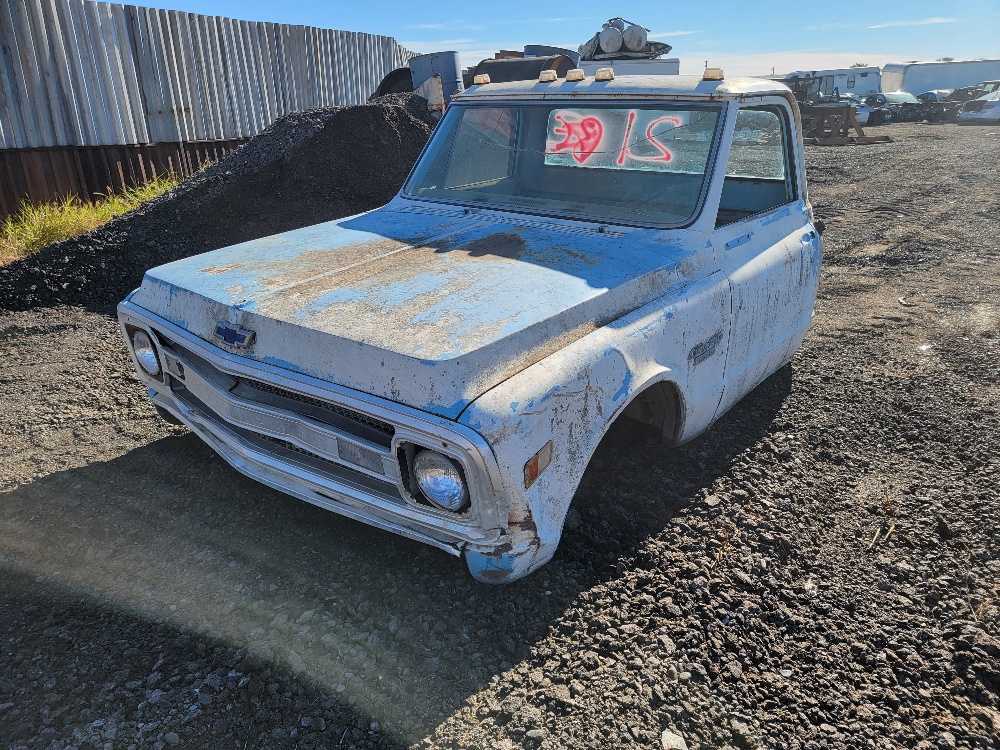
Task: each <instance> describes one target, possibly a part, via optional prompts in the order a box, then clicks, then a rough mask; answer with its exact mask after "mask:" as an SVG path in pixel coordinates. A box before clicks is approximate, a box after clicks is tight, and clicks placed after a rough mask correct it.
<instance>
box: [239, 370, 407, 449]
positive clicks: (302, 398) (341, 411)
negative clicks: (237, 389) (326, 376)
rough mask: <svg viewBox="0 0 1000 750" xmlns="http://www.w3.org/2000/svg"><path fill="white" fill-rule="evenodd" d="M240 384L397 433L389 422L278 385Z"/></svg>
mask: <svg viewBox="0 0 1000 750" xmlns="http://www.w3.org/2000/svg"><path fill="white" fill-rule="evenodd" d="M237 381H238V383H240V384H243V385H246V386H248V387H250V388H253V389H254V390H257V391H263V392H264V393H270V394H272V395H275V396H280V397H281V398H287V399H290V400H292V401H298V402H300V403H303V404H309V405H310V406H315V407H317V408H320V409H327V410H329V411H332V412H333V413H334V414H338V415H339V416H341V417H345V418H347V419H350V420H352V421H354V422H358V423H360V424H363V425H366V426H367V427H372V428H374V429H376V430H378V431H379V432H384V433H385V434H386V435H390V436H391V435H394V434H395V433H396V428H395V427H393V426H392V425H391V424H389V423H387V422H383V421H381V420H379V419H375V418H374V417H369V416H368V415H366V414H360V413H358V412H356V411H354V410H353V409H348V408H346V407H344V406H341V405H340V404H333V403H330V402H329V401H322V400H320V399H318V398H313V397H312V396H306V395H304V394H302V393H296V392H295V391H289V390H286V389H284V388H279V387H278V386H276V385H271V384H270V383H262V382H260V381H259V380H251V379H250V378H237Z"/></svg>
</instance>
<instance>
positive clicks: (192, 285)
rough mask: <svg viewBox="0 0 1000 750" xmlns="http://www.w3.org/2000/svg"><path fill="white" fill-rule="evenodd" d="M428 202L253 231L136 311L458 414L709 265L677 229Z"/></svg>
mask: <svg viewBox="0 0 1000 750" xmlns="http://www.w3.org/2000/svg"><path fill="white" fill-rule="evenodd" d="M602 230H603V231H598V228H597V227H596V226H593V227H592V226H589V225H585V224H580V223H574V222H549V221H546V220H541V221H538V220H527V219H517V218H513V217H510V216H509V215H508V216H507V217H504V216H500V215H496V214H488V213H481V214H475V213H474V214H472V215H465V214H463V213H462V212H461V211H451V210H442V209H433V208H422V207H420V206H419V205H414V204H407V203H406V202H403V201H399V200H397V201H394V202H393V203H392V204H390V205H389V206H386V207H385V208H382V209H378V210H376V211H372V212H370V213H367V214H362V215H360V216H356V217H351V218H348V219H341V220H338V221H333V222H329V223H325V224H319V225H316V226H312V227H307V228H304V229H299V230H295V231H291V232H286V233H284V234H279V235H275V236H273V237H265V238H263V239H258V240H253V241H251V242H245V243H242V244H240V245H234V246H232V247H226V248H222V249H220V250H215V251H212V252H209V253H205V254H203V255H198V256H194V257H191V258H186V259H184V260H179V261H176V262H174V263H169V264H167V265H163V266H159V267H158V268H154V269H152V270H150V271H147V273H146V276H145V278H144V279H143V283H142V286H141V287H140V289H139V290H138V292H137V293H136V294H135V296H133V297H132V302H133V303H134V304H136V305H138V306H139V307H142V308H145V309H146V310H149V311H150V312H152V313H154V314H156V315H159V316H160V317H162V318H165V319H167V320H169V321H171V322H172V323H174V324H175V325H178V326H180V327H181V328H184V329H185V330H187V331H189V332H190V333H192V334H194V335H195V336H198V337H200V338H202V339H204V340H205V341H207V342H209V343H211V344H214V345H216V346H223V347H224V348H229V347H227V345H225V344H224V343H223V342H222V341H221V340H220V339H219V337H218V336H217V335H216V329H217V326H218V325H219V323H220V322H229V323H231V324H233V325H235V326H240V327H242V328H244V329H249V330H252V331H253V332H254V337H253V339H252V343H251V344H250V346H249V347H248V348H246V349H244V350H237V349H233V348H229V350H230V351H235V352H237V353H240V354H242V355H243V356H246V357H247V358H249V359H253V360H257V361H260V362H266V363H268V364H271V365H276V366H279V367H284V368H287V369H289V370H293V371H296V372H301V373H304V374H307V375H311V376H313V377H317V378H321V379H323V380H327V381H330V382H332V383H336V384H338V385H341V386H344V387H347V388H353V389H356V390H358V391H362V392H365V393H369V394H372V395H375V396H380V397H383V398H387V399H391V400H393V401H397V402H399V403H403V404H406V405H408V406H412V407H415V408H418V409H423V410H426V411H430V412H433V413H435V414H438V415H441V416H445V417H448V418H452V419H454V418H457V417H458V416H459V414H461V412H462V410H463V409H464V408H465V407H466V405H468V404H469V403H470V402H471V401H472V400H474V399H475V398H476V397H478V396H479V395H481V394H482V393H484V392H485V391H486V390H488V389H489V388H491V387H493V386H494V385H496V384H498V383H500V382H502V381H503V380H504V379H506V378H508V377H510V376H511V375H513V374H515V373H517V372H519V371H520V370H522V369H524V368H525V367H528V366H529V365H531V364H533V363H535V362H537V361H539V360H541V359H542V358H543V357H545V356H547V355H548V354H550V353H551V352H553V351H555V350H557V349H559V348H561V347H564V346H566V345H567V344H569V343H571V342H572V341H574V340H576V339H577V338H579V337H581V336H584V335H586V334H587V333H589V332H590V331H592V330H594V329H595V328H596V327H600V326H602V325H605V324H607V323H609V322H611V321H613V320H615V319H617V318H619V317H621V316H622V315H624V314H625V313H627V312H629V311H630V310H633V309H636V308H638V307H640V306H642V305H643V304H644V303H646V302H648V301H650V300H652V299H654V298H656V297H658V296H660V295H662V294H664V293H665V292H666V291H667V290H669V289H670V288H672V287H675V286H676V285H678V284H683V283H686V282H685V281H684V277H685V276H686V275H688V274H690V273H692V272H693V271H695V270H696V269H693V268H692V267H691V266H690V263H689V261H688V259H689V258H690V256H691V253H690V252H688V251H685V250H684V249H683V248H681V247H678V246H675V245H673V244H671V243H670V242H669V241H666V240H669V239H670V237H671V236H672V237H674V238H676V237H677V234H672V235H668V234H667V233H664V232H655V231H651V230H621V231H619V230H607V229H604V228H602Z"/></svg>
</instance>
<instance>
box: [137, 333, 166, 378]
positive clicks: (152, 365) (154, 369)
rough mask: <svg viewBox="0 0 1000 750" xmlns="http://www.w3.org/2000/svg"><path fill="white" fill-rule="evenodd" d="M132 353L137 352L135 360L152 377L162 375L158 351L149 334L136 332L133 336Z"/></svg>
mask: <svg viewBox="0 0 1000 750" xmlns="http://www.w3.org/2000/svg"><path fill="white" fill-rule="evenodd" d="M132 351H134V352H135V358H136V359H137V360H138V362H139V366H140V367H142V369H143V370H145V371H146V372H147V373H149V374H150V375H159V374H160V360H159V359H158V358H157V356H156V349H155V348H154V347H153V342H152V341H150V340H149V334H148V333H146V332H145V331H136V332H135V333H134V334H132Z"/></svg>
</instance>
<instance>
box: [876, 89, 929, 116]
mask: <svg viewBox="0 0 1000 750" xmlns="http://www.w3.org/2000/svg"><path fill="white" fill-rule="evenodd" d="M872 97H880V98H881V99H882V100H883V101H884V103H885V106H886V107H888V109H889V113H890V114H891V118H890V119H891V122H918V121H920V120H922V119H923V106H922V105H921V103H920V100H919V99H917V97H915V96H914V95H913V94H910V93H907V92H906V91H891V92H888V93H885V94H872V96H870V97H868V98H869V99H871V98H872Z"/></svg>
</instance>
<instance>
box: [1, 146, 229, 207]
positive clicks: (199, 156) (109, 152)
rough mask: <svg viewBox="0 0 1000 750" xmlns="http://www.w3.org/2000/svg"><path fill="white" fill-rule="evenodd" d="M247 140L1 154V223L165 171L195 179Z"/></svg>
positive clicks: (25, 149) (6, 151)
mask: <svg viewBox="0 0 1000 750" xmlns="http://www.w3.org/2000/svg"><path fill="white" fill-rule="evenodd" d="M245 142H246V139H245V138H235V139H227V140H219V141H206V142H195V143H147V144H143V145H134V146H133V145H130V146H57V147H53V148H38V149H34V148H24V149H6V150H0V220H2V219H3V218H4V217H5V216H8V215H11V214H15V213H17V210H18V208H19V207H20V205H21V201H23V200H27V201H29V202H31V203H34V204H38V203H45V202H48V201H50V200H53V199H58V198H65V197H66V196H68V195H75V196H77V197H80V198H91V199H93V198H97V197H99V196H101V195H106V194H107V193H109V192H120V191H121V190H122V188H125V187H130V186H133V185H140V184H143V183H145V182H146V181H148V180H151V179H153V178H154V177H156V176H157V175H159V174H162V173H164V172H174V173H175V174H179V175H181V176H182V177H190V176H191V175H192V174H194V173H195V172H196V171H198V169H199V167H201V166H202V165H203V164H205V163H206V162H213V161H218V160H219V159H220V158H222V157H223V156H225V155H226V154H228V153H229V152H230V151H233V150H234V149H236V148H238V147H239V146H240V145H241V144H243V143H245Z"/></svg>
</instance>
